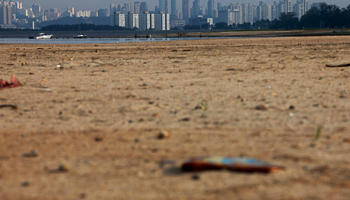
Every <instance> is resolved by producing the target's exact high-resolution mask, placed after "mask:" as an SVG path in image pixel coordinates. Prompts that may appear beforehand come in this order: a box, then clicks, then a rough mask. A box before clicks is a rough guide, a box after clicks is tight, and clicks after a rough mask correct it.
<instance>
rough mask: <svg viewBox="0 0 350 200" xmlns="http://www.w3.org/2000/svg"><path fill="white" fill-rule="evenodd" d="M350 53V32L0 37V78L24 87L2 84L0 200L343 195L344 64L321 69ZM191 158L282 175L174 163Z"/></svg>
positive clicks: (347, 106)
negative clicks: (74, 40) (233, 160)
mask: <svg viewBox="0 0 350 200" xmlns="http://www.w3.org/2000/svg"><path fill="white" fill-rule="evenodd" d="M349 48H350V37H310V38H270V39H216V40H200V41H176V42H148V43H123V44H95V45H94V44H81V45H69V44H65V45H39V44H35V45H32V44H25V45H23V44H6V45H5V44H3V45H1V46H0V51H1V54H0V57H1V59H0V63H1V65H0V70H1V77H0V78H2V79H6V80H9V79H10V76H11V75H12V74H15V75H16V76H17V77H18V78H19V80H20V81H22V82H23V83H25V86H24V87H19V88H13V89H6V90H1V91H0V103H1V104H14V105H17V106H18V107H19V109H18V110H12V109H10V108H0V127H1V130H0V142H1V145H0V199H37V200H38V199H83V198H85V199H203V198H215V199H347V198H348V196H349V195H350V190H349V188H350V170H349V169H350V167H349V163H350V157H349V151H350V135H349V131H350V129H349V128H350V127H349V124H350V122H349V120H350V102H349V98H350V91H349V88H350V87H349V85H350V82H349V76H350V74H349V72H350V68H326V67H325V64H342V63H350V56H349V54H350V50H349ZM57 65H61V67H62V68H57ZM204 100H205V101H206V102H207V105H208V107H207V109H194V108H195V107H196V106H197V105H198V104H200V103H201V102H202V101H204ZM262 104H264V105H266V106H268V109H267V110H256V109H255V107H256V106H258V105H262ZM291 106H292V107H294V109H290V107H291ZM318 125H320V126H321V127H322V128H321V135H320V137H319V139H318V140H316V139H315V136H316V130H317V126H318ZM161 129H165V130H168V131H170V132H171V137H170V138H169V139H165V140H158V139H157V138H156V137H157V135H158V132H159V130H161ZM31 151H34V152H31ZM26 153H27V154H26ZM28 153H29V155H28ZM202 155H219V156H228V157H235V156H247V157H252V158H257V159H262V160H266V161H269V162H272V163H274V164H278V165H283V166H285V167H286V168H287V170H286V171H285V172H278V173H273V174H245V173H233V172H229V171H210V172H202V173H196V174H198V175H199V180H194V179H193V177H192V176H193V175H194V173H181V172H180V171H179V167H180V166H181V163H182V162H183V161H184V160H185V159H186V158H188V157H194V156H202Z"/></svg>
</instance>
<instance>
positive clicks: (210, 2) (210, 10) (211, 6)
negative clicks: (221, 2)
mask: <svg viewBox="0 0 350 200" xmlns="http://www.w3.org/2000/svg"><path fill="white" fill-rule="evenodd" d="M213 12H214V0H208V14H207V16H208V17H209V18H213Z"/></svg>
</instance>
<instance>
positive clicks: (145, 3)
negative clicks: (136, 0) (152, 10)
mask: <svg viewBox="0 0 350 200" xmlns="http://www.w3.org/2000/svg"><path fill="white" fill-rule="evenodd" d="M145 11H148V5H147V2H141V6H140V13H144V12H145Z"/></svg>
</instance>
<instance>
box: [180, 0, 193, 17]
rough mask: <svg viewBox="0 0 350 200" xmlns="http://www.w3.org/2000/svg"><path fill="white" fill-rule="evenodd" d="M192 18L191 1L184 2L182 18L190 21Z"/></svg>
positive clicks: (183, 0)
mask: <svg viewBox="0 0 350 200" xmlns="http://www.w3.org/2000/svg"><path fill="white" fill-rule="evenodd" d="M190 16H191V11H190V1H189V0H182V17H183V19H186V20H187V19H189V18H190Z"/></svg>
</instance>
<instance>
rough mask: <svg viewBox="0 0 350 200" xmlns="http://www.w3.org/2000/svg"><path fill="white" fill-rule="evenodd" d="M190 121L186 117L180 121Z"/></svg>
mask: <svg viewBox="0 0 350 200" xmlns="http://www.w3.org/2000/svg"><path fill="white" fill-rule="evenodd" d="M190 120H191V119H190V118H188V117H185V118H182V119H181V121H183V122H188V121H190Z"/></svg>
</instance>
